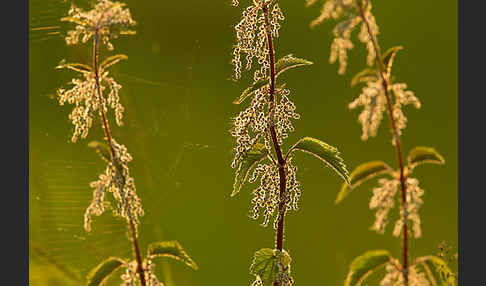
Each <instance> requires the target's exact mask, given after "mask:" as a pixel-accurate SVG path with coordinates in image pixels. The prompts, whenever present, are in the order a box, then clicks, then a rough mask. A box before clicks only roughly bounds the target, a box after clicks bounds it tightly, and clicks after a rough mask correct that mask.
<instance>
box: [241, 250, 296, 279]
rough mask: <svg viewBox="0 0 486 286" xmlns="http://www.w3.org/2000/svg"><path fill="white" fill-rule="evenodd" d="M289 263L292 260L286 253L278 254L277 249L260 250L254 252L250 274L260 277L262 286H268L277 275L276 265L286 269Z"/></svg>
mask: <svg viewBox="0 0 486 286" xmlns="http://www.w3.org/2000/svg"><path fill="white" fill-rule="evenodd" d="M291 261H292V259H291V258H290V255H289V254H288V253H287V252H286V251H283V252H280V251H279V250H278V249H270V248H262V249H260V250H258V251H257V252H255V255H254V257H253V262H252V264H251V266H250V273H251V274H253V275H256V276H258V277H260V279H261V280H262V282H263V285H264V286H270V285H272V284H273V281H274V280H275V277H276V276H277V275H278V274H279V273H278V271H279V268H278V263H281V264H282V265H283V266H284V267H287V266H289V265H290V262H291Z"/></svg>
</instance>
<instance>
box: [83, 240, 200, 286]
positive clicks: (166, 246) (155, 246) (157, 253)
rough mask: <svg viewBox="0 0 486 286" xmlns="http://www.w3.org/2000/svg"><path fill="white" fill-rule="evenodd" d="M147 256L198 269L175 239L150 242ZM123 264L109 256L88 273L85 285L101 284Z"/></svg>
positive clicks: (120, 260)
mask: <svg viewBox="0 0 486 286" xmlns="http://www.w3.org/2000/svg"><path fill="white" fill-rule="evenodd" d="M147 257H149V258H157V257H169V258H172V259H175V260H179V261H181V262H183V263H184V264H186V265H187V266H189V267H191V268H192V269H194V270H197V269H198V266H197V264H196V262H194V260H192V259H191V257H189V255H188V254H187V253H186V251H185V250H184V249H183V248H182V246H181V245H180V243H179V242H178V241H176V240H172V241H162V242H156V243H152V244H150V245H149V247H148V251H147ZM124 265H127V261H125V260H123V259H121V258H118V257H110V258H108V259H106V260H104V261H103V262H101V263H100V264H98V266H96V267H95V268H94V269H93V270H91V272H90V273H89V274H88V282H87V286H99V285H103V284H104V283H105V282H106V281H107V280H108V278H109V276H110V275H111V274H113V273H115V272H116V271H117V270H118V269H120V268H121V267H122V266H124Z"/></svg>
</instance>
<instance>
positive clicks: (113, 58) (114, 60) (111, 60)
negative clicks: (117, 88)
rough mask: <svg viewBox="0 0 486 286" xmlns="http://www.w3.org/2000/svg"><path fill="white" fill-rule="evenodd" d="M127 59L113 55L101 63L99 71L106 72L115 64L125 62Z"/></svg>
mask: <svg viewBox="0 0 486 286" xmlns="http://www.w3.org/2000/svg"><path fill="white" fill-rule="evenodd" d="M126 59H128V56H126V55H124V54H119V55H114V56H111V57H108V58H106V59H105V60H104V61H103V62H101V69H102V70H106V69H107V68H108V67H110V66H112V65H114V64H116V63H117V62H119V61H121V60H126Z"/></svg>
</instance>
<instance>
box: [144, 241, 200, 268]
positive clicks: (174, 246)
mask: <svg viewBox="0 0 486 286" xmlns="http://www.w3.org/2000/svg"><path fill="white" fill-rule="evenodd" d="M148 255H149V256H151V257H169V258H172V259H175V260H179V261H182V262H184V263H185V264H186V265H187V266H189V267H191V268H192V269H194V270H197V269H198V268H199V267H198V266H197V264H196V262H195V261H194V260H192V258H191V257H189V255H188V254H187V253H186V251H185V250H184V249H183V248H182V246H181V245H180V243H179V242H178V241H176V240H171V241H162V242H156V243H151V244H150V245H149V247H148Z"/></svg>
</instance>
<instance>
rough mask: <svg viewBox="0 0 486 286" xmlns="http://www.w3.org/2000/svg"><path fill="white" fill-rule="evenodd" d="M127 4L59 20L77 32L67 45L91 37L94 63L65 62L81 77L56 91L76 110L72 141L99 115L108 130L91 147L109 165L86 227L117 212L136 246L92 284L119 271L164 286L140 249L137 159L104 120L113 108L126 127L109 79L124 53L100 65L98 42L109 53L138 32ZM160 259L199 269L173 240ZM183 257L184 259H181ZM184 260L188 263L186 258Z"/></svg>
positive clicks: (129, 284)
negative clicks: (133, 164)
mask: <svg viewBox="0 0 486 286" xmlns="http://www.w3.org/2000/svg"><path fill="white" fill-rule="evenodd" d="M124 6H125V4H123V3H120V2H111V1H108V0H100V1H98V2H97V3H96V4H95V5H94V7H93V9H91V10H89V11H83V10H81V9H79V8H77V7H75V6H74V5H73V6H72V7H71V9H70V10H69V12H68V14H69V15H68V16H67V17H63V18H62V19H61V21H66V22H70V23H74V24H76V26H75V29H74V30H71V31H68V33H67V36H66V44H67V45H73V44H78V43H83V44H84V43H87V42H88V41H89V40H90V39H93V55H92V56H93V65H92V66H88V65H85V64H66V63H65V61H62V62H61V64H60V65H59V66H57V68H58V69H71V70H74V71H76V72H79V73H81V74H82V76H83V78H82V79H79V78H74V79H72V80H71V82H70V85H71V86H70V88H60V89H59V90H58V96H59V104H60V105H64V104H65V103H66V102H67V103H69V104H73V105H74V108H73V111H72V112H71V114H70V115H69V119H71V121H72V123H73V125H74V134H73V136H72V139H71V141H73V142H75V141H77V139H78V138H79V137H81V138H83V139H84V138H86V137H87V136H88V133H89V130H90V128H91V127H92V125H93V121H94V120H95V116H96V114H98V115H99V117H100V122H101V124H102V127H103V130H104V132H105V139H106V144H104V143H101V142H97V141H93V142H91V143H90V144H88V146H90V147H94V148H96V149H97V152H98V154H99V155H100V156H101V158H102V159H103V161H104V162H105V163H106V164H107V166H106V168H105V171H104V172H103V173H102V174H100V175H99V178H98V180H96V181H93V182H91V183H90V186H91V187H92V188H93V200H92V202H91V204H90V205H89V206H88V207H87V209H86V212H85V214H84V228H85V230H86V231H88V232H89V231H91V224H92V220H93V216H100V215H102V214H103V213H104V212H105V210H107V209H108V206H109V208H110V209H112V210H113V215H114V216H116V217H121V218H123V219H125V220H126V222H127V225H128V229H129V236H128V238H129V240H130V241H131V243H132V244H133V250H134V253H133V254H134V257H135V259H130V260H128V261H125V260H123V259H121V258H116V257H112V258H109V259H107V260H105V261H103V262H102V263H100V264H99V265H98V266H97V267H95V268H94V269H93V270H92V271H91V272H90V275H89V276H88V285H89V286H98V285H101V284H103V283H104V281H105V280H106V279H107V277H109V276H110V275H111V274H112V273H114V272H116V270H117V269H118V268H119V267H122V268H125V272H124V273H123V274H122V276H121V278H122V280H123V283H122V284H121V285H122V286H136V285H141V286H163V284H162V283H161V282H160V281H159V280H158V279H157V277H156V276H155V274H154V267H155V264H154V263H153V262H152V255H153V254H150V253H149V254H148V255H147V256H146V259H144V260H142V259H143V257H142V255H141V253H140V248H139V245H138V232H139V230H138V229H139V224H140V217H141V216H143V215H144V211H143V209H142V204H141V200H140V198H139V197H138V195H137V191H136V187H135V181H134V178H133V177H131V175H130V170H129V167H128V163H129V162H131V161H132V160H133V158H132V156H131V154H130V153H129V152H128V150H127V148H126V147H125V145H123V144H119V143H118V142H117V141H116V139H115V138H113V135H112V132H111V129H110V126H109V118H108V117H107V116H106V115H107V113H108V110H109V108H110V109H111V110H113V112H114V117H115V121H116V123H117V125H118V126H121V125H122V118H123V111H124V107H123V106H122V105H121V103H120V96H119V90H120V89H121V87H122V86H121V85H120V84H118V83H117V82H116V81H115V80H114V79H113V78H112V77H110V76H108V75H109V72H108V68H109V67H110V66H112V65H114V64H116V63H118V62H119V61H121V60H124V59H127V56H125V55H113V56H109V57H107V58H106V59H105V60H103V61H102V62H101V63H100V62H99V43H100V41H102V42H103V43H104V44H105V45H106V47H107V49H108V50H113V49H114V46H113V44H112V43H111V41H110V40H112V39H115V38H117V37H118V36H120V35H125V34H134V33H135V32H134V31H132V30H130V29H129V28H130V27H132V26H134V25H135V21H134V20H133V19H132V17H131V14H130V10H128V9H127V8H123V7H124ZM106 193H111V195H112V197H113V199H114V201H115V205H114V206H112V205H111V201H108V200H106ZM159 252H160V253H157V254H158V255H159V256H164V255H165V256H169V257H171V258H173V259H177V260H181V261H189V262H190V263H189V262H185V263H186V264H187V265H189V266H191V267H192V268H193V269H197V265H196V264H195V262H194V261H193V260H192V259H190V258H189V256H188V255H187V254H186V253H185V251H184V250H183V249H182V247H181V246H180V244H179V243H178V242H177V243H175V242H171V244H170V245H169V246H167V247H166V248H164V249H161V250H160V251H159ZM181 256H183V257H181ZM184 259H185V260H184Z"/></svg>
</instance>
